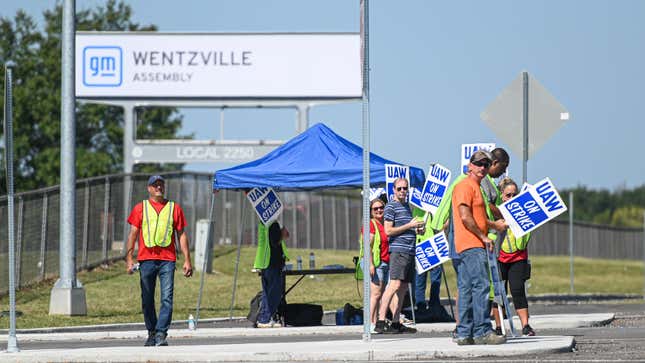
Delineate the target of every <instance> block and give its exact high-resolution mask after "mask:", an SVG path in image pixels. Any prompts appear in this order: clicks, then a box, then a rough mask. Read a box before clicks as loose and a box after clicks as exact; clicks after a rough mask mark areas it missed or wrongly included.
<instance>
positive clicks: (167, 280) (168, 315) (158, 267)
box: [139, 260, 175, 333]
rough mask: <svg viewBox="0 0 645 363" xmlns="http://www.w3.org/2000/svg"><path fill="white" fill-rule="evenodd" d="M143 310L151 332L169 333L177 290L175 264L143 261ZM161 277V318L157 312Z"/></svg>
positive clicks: (141, 265)
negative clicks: (173, 301)
mask: <svg viewBox="0 0 645 363" xmlns="http://www.w3.org/2000/svg"><path fill="white" fill-rule="evenodd" d="M139 275H140V279H141V309H142V310H143V320H144V321H145V322H146V329H148V331H149V332H157V333H167V332H168V328H169V327H170V322H171V321H172V298H173V290H174V288H175V262H174V261H161V260H145V261H141V264H140V270H139ZM157 276H159V289H160V291H161V306H160V308H159V318H157V313H156V311H155V286H156V285H157Z"/></svg>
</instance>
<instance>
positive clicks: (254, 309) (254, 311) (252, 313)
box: [246, 290, 263, 324]
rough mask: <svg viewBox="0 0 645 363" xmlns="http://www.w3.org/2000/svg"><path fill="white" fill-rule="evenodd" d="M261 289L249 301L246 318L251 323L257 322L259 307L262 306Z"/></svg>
mask: <svg viewBox="0 0 645 363" xmlns="http://www.w3.org/2000/svg"><path fill="white" fill-rule="evenodd" d="M262 295H263V294H262V290H260V291H259V292H258V293H257V294H255V296H254V297H253V298H252V299H251V301H250V303H249V314H248V315H247V316H246V318H247V319H248V320H249V321H250V322H252V323H253V324H257V322H258V316H259V315H260V307H261V306H262Z"/></svg>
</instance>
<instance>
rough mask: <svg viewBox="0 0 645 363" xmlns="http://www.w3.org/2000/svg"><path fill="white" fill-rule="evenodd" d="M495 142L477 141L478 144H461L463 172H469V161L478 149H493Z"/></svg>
mask: <svg viewBox="0 0 645 363" xmlns="http://www.w3.org/2000/svg"><path fill="white" fill-rule="evenodd" d="M494 148H495V144H493V143H477V144H461V168H460V169H461V172H462V173H463V174H466V173H467V172H468V163H470V157H471V156H473V154H474V153H475V152H476V151H477V150H486V151H493V149H494Z"/></svg>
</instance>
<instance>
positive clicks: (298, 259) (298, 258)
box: [296, 256, 302, 270]
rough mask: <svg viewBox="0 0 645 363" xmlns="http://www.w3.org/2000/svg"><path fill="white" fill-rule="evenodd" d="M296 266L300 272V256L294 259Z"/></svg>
mask: <svg viewBox="0 0 645 363" xmlns="http://www.w3.org/2000/svg"><path fill="white" fill-rule="evenodd" d="M296 266H297V268H298V270H302V256H298V257H297V258H296Z"/></svg>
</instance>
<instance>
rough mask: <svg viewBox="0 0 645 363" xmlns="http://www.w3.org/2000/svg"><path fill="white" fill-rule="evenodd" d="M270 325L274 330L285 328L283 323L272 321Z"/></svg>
mask: <svg viewBox="0 0 645 363" xmlns="http://www.w3.org/2000/svg"><path fill="white" fill-rule="evenodd" d="M270 323H271V327H272V328H282V327H283V326H284V325H282V323H281V322H279V321H276V320H271V321H270Z"/></svg>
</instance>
